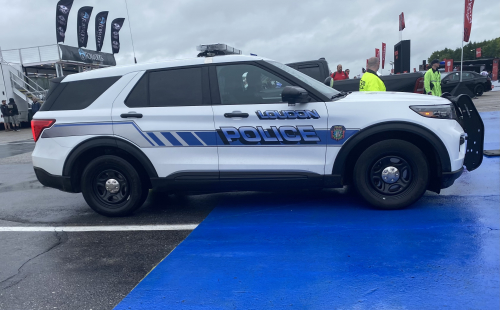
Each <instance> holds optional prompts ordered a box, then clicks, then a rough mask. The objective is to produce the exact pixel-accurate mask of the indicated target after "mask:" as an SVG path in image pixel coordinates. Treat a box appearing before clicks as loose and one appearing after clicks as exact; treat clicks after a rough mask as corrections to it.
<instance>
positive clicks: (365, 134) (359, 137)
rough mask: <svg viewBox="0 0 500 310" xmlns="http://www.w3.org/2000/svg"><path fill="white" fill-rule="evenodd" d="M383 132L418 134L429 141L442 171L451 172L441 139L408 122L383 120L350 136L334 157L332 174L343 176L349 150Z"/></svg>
mask: <svg viewBox="0 0 500 310" xmlns="http://www.w3.org/2000/svg"><path fill="white" fill-rule="evenodd" d="M384 132H406V133H412V134H415V135H418V136H420V137H422V138H423V139H425V140H426V141H427V142H429V143H430V144H431V145H432V146H433V147H434V150H435V151H436V153H437V155H438V157H439V160H440V162H441V171H442V172H451V162H450V155H449V153H448V150H447V149H446V147H445V145H444V143H443V142H442V141H441V139H440V138H439V137H438V136H437V135H436V134H435V133H433V132H432V131H430V130H429V129H427V128H425V127H423V126H421V125H417V124H414V123H409V122H384V123H379V124H375V125H372V126H369V127H367V128H364V129H362V130H361V131H360V132H358V133H357V134H356V135H354V136H353V137H351V138H350V139H349V140H347V142H346V143H345V144H344V146H343V147H342V148H341V149H340V152H339V154H338V155H337V157H336V158H335V163H334V165H333V171H332V174H333V175H334V176H341V177H343V176H344V172H345V171H344V170H345V166H346V163H347V160H348V158H349V154H350V153H351V151H352V150H353V149H354V148H355V147H356V146H357V145H358V144H359V143H360V142H362V141H363V140H365V139H367V138H369V137H370V136H372V135H375V134H380V133H384Z"/></svg>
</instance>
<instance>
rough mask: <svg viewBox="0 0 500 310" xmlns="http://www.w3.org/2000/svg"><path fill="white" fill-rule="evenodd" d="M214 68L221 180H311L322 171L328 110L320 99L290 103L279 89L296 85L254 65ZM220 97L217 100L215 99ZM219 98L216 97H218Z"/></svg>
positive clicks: (213, 79) (215, 115) (226, 65)
mask: <svg viewBox="0 0 500 310" xmlns="http://www.w3.org/2000/svg"><path fill="white" fill-rule="evenodd" d="M210 69H211V72H210V73H211V80H210V81H211V84H215V85H217V86H216V89H215V91H216V92H217V96H212V97H220V104H214V105H213V109H214V120H215V127H216V130H217V133H218V135H217V139H218V144H219V170H220V177H221V182H222V183H224V181H225V180H228V179H229V180H236V179H239V178H241V179H252V178H256V179H259V178H273V179H275V180H277V179H287V178H299V179H300V178H308V177H307V176H308V175H309V176H311V177H313V176H320V175H321V176H322V175H323V174H324V165H325V154H326V135H327V119H328V115H327V110H326V105H325V103H324V102H322V101H317V100H314V99H312V100H311V102H308V103H304V104H296V105H295V106H289V105H288V103H286V102H282V100H281V92H282V90H283V88H284V87H286V86H299V85H294V84H293V83H292V82H290V81H289V80H287V79H286V78H284V77H282V76H279V75H278V74H277V73H273V72H270V71H269V70H268V69H266V68H264V67H261V66H258V65H257V64H253V63H241V64H220V65H217V66H213V67H211V68H210ZM217 99H218V98H217ZM216 101H217V100H216Z"/></svg>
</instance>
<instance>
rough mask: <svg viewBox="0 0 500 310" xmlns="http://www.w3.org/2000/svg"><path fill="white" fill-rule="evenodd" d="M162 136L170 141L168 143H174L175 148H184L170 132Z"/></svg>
mask: <svg viewBox="0 0 500 310" xmlns="http://www.w3.org/2000/svg"><path fill="white" fill-rule="evenodd" d="M161 134H162V135H163V136H164V137H165V139H167V140H168V142H170V143H172V145H173V146H182V144H181V143H180V142H179V141H178V140H177V139H176V138H175V137H174V136H173V135H172V134H171V133H170V132H162V133H161Z"/></svg>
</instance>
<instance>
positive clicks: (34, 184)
mask: <svg viewBox="0 0 500 310" xmlns="http://www.w3.org/2000/svg"><path fill="white" fill-rule="evenodd" d="M39 188H44V186H43V185H42V184H40V182H38V180H32V181H27V182H22V183H18V184H13V185H8V186H4V187H0V193H7V192H16V191H21V190H26V189H39Z"/></svg>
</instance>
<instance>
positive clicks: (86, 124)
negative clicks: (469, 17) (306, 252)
mask: <svg viewBox="0 0 500 310" xmlns="http://www.w3.org/2000/svg"><path fill="white" fill-rule="evenodd" d="M233 54H239V53H233ZM201 56H207V57H198V58H195V59H188V60H176V61H169V62H163V63H155V64H141V65H132V66H126V67H114V68H106V69H100V70H95V71H91V72H85V73H80V74H75V75H70V76H66V77H64V78H58V79H55V80H53V81H52V82H51V87H50V90H49V94H48V97H47V100H46V102H45V104H44V105H43V106H42V108H41V110H40V111H39V112H38V113H37V114H36V115H35V117H34V120H33V122H32V129H33V136H34V139H35V141H36V147H35V150H34V152H33V165H34V169H35V173H36V175H37V178H38V180H39V181H40V182H41V183H42V184H43V185H45V186H48V187H53V188H57V189H60V190H63V191H66V192H71V193H79V192H82V193H83V196H84V198H85V200H86V202H87V203H88V204H89V206H90V207H91V208H92V209H94V210H95V211H96V212H98V213H100V214H103V215H107V216H123V215H127V214H130V213H132V212H133V211H134V210H136V209H137V208H139V207H140V206H141V205H142V204H143V203H144V201H145V200H146V198H147V196H148V192H149V189H151V188H161V189H163V190H167V191H169V192H179V191H208V192H217V191H231V190H275V189H283V188H284V189H293V188H339V187H343V186H344V185H351V184H352V185H354V187H355V188H356V190H357V192H358V193H359V194H360V195H361V196H362V197H363V198H364V199H365V200H366V201H367V202H369V203H370V204H372V205H374V206H376V207H378V208H382V209H398V208H403V207H406V206H408V205H410V204H412V203H414V202H415V201H417V200H418V199H419V198H420V197H421V196H422V195H423V194H424V192H425V191H426V190H430V191H434V192H438V193H439V191H440V189H442V188H446V187H449V186H451V185H452V184H453V182H454V181H455V180H456V179H457V178H458V177H459V176H460V175H461V174H462V172H463V170H464V168H463V166H464V165H465V166H466V168H467V169H468V170H469V171H472V170H474V169H476V168H477V167H479V165H480V164H481V162H482V156H483V154H482V153H483V131H484V126H483V124H482V120H481V118H480V116H479V114H478V112H477V110H476V108H475V107H474V104H473V103H472V101H471V100H470V98H469V97H467V96H461V97H458V98H451V97H449V98H438V97H432V96H426V95H419V94H411V93H390V92H387V93H385V92H384V93H380V92H371V93H370V92H368V93H365V92H354V93H351V94H348V93H343V92H338V91H336V90H335V89H332V88H330V87H327V86H325V85H324V84H323V83H321V82H318V81H316V80H315V79H313V78H310V77H308V76H307V75H304V74H302V73H300V72H298V71H296V70H295V69H292V68H290V67H288V66H286V65H283V64H281V63H278V62H276V61H272V60H269V59H264V58H259V57H255V56H242V55H223V56H215V57H210V56H212V54H210V53H205V54H204V55H201ZM332 203H335V202H334V201H332Z"/></svg>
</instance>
